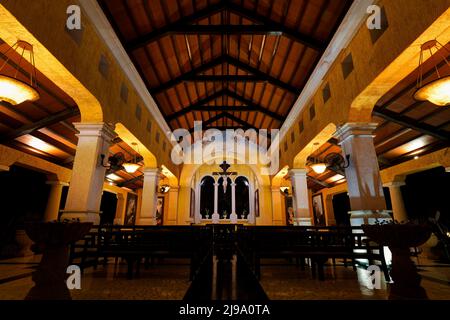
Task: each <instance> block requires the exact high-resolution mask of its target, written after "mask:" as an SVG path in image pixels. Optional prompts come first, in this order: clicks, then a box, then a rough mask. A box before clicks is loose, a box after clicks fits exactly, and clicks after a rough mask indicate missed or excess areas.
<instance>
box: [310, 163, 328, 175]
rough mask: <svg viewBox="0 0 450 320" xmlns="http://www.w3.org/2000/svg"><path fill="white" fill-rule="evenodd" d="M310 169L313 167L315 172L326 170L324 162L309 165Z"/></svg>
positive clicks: (319, 172)
mask: <svg viewBox="0 0 450 320" xmlns="http://www.w3.org/2000/svg"><path fill="white" fill-rule="evenodd" d="M311 169H313V170H314V172H315V173H317V174H322V173H324V172H325V171H326V170H327V166H326V165H325V163H316V164H313V165H311Z"/></svg>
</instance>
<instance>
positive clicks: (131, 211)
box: [124, 193, 137, 226]
mask: <svg viewBox="0 0 450 320" xmlns="http://www.w3.org/2000/svg"><path fill="white" fill-rule="evenodd" d="M136 209H137V195H135V194H132V193H129V194H128V196H127V207H126V211H125V221H124V225H126V226H134V225H135V224H136Z"/></svg>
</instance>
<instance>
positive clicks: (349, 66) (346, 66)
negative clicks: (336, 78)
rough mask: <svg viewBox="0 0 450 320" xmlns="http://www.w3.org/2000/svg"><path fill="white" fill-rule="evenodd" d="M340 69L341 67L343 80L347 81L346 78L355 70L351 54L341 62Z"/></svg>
mask: <svg viewBox="0 0 450 320" xmlns="http://www.w3.org/2000/svg"><path fill="white" fill-rule="evenodd" d="M341 67H342V75H343V76H344V79H347V77H348V76H349V75H350V74H351V73H352V72H353V70H354V69H355V66H354V65H353V57H352V54H351V53H349V54H348V56H346V57H345V59H344V60H342V63H341Z"/></svg>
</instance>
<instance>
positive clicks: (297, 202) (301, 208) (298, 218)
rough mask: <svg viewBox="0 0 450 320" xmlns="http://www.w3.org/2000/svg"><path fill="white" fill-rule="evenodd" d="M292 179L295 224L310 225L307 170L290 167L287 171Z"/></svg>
mask: <svg viewBox="0 0 450 320" xmlns="http://www.w3.org/2000/svg"><path fill="white" fill-rule="evenodd" d="M289 175H290V176H291V181H292V195H293V198H294V210H295V218H294V221H295V225H297V226H311V225H312V221H311V214H310V212H311V211H310V208H309V193H308V183H307V170H305V169H292V170H291V171H289Z"/></svg>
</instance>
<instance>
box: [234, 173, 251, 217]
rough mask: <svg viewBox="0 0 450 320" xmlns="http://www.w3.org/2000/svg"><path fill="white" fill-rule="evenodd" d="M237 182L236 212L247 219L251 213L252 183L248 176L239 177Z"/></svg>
mask: <svg viewBox="0 0 450 320" xmlns="http://www.w3.org/2000/svg"><path fill="white" fill-rule="evenodd" d="M235 183H236V198H235V199H236V200H235V201H236V214H237V215H238V217H240V218H241V219H247V217H248V215H249V214H250V183H249V181H248V179H247V178H246V177H237V178H236V180H235Z"/></svg>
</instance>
